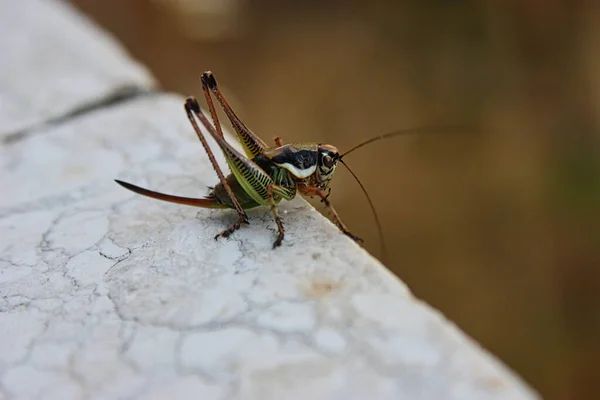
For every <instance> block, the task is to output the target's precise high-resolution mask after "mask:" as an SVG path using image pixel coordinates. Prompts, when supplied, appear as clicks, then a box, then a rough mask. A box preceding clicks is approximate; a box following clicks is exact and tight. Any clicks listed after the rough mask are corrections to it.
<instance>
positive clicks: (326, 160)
mask: <svg viewBox="0 0 600 400" xmlns="http://www.w3.org/2000/svg"><path fill="white" fill-rule="evenodd" d="M323 165H324V166H325V167H327V168H331V167H333V158H331V157H329V156H328V155H324V156H323Z"/></svg>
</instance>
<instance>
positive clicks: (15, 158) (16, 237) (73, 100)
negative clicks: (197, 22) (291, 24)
mask: <svg viewBox="0 0 600 400" xmlns="http://www.w3.org/2000/svg"><path fill="white" fill-rule="evenodd" d="M0 9H1V11H2V12H0V31H2V32H5V31H8V32H10V34H8V35H0V54H3V60H8V61H9V62H5V63H0V125H1V126H2V132H0V134H2V133H6V132H9V131H14V130H15V129H26V128H30V127H32V126H36V129H35V132H33V131H31V130H28V131H27V132H26V133H27V134H26V135H21V136H17V137H13V138H12V139H11V140H8V141H4V142H3V144H2V147H1V148H0V182H1V183H2V188H3V191H2V196H0V398H1V399H4V398H6V399H32V398H43V399H79V398H82V399H83V398H85V399H110V398H115V399H116V398H128V399H133V398H140V399H173V398H176V399H307V398H312V399H367V398H368V399H398V398H403V399H415V400H418V399H436V400H437V399H461V400H462V399H511V400H512V399H533V398H537V395H536V394H535V393H533V392H532V391H530V389H528V388H527V387H526V386H525V385H524V384H523V383H522V382H521V381H520V380H519V379H518V378H517V377H516V376H514V375H513V374H512V373H511V372H510V371H508V370H507V369H506V368H505V367H503V366H502V365H501V364H500V363H498V362H497V361H496V360H495V359H494V358H493V357H491V356H490V355H488V354H487V353H486V352H485V351H484V350H482V349H480V348H479V347H478V346H477V345H476V344H475V343H474V342H473V341H471V340H470V339H468V338H467V337H466V336H465V335H464V334H462V333H461V332H460V331H459V330H457V329H456V328H455V327H454V326H453V325H452V324H451V323H450V322H448V321H447V320H445V319H444V318H443V317H442V316H441V315H439V313H437V312H436V311H434V310H432V309H431V308H429V307H428V306H426V305H424V304H422V303H421V302H419V301H418V300H417V299H415V298H414V297H413V296H412V295H411V294H410V292H409V290H408V289H407V288H406V287H405V285H403V284H402V283H401V282H400V281H399V280H398V279H396V278H395V277H394V276H392V275H391V274H390V273H389V272H388V271H387V270H386V269H385V268H384V267H383V266H382V265H380V264H379V263H378V262H377V261H375V260H374V259H373V258H372V257H371V256H370V255H368V254H367V253H366V252H364V251H363V250H362V249H361V248H360V247H359V246H357V245H356V244H355V243H354V242H352V241H350V240H349V239H348V238H346V237H345V236H343V235H342V234H340V232H339V231H338V230H337V228H335V227H334V226H333V225H332V224H331V223H329V222H328V221H327V220H326V219H324V218H323V217H322V216H321V215H319V214H318V213H317V212H316V211H315V210H314V209H312V208H311V207H310V206H309V205H308V204H307V203H305V202H303V201H301V200H295V201H292V202H289V203H284V204H282V205H281V215H282V216H283V217H284V224H285V226H286V229H287V233H286V239H285V241H284V243H283V246H282V247H281V248H278V249H276V250H272V249H271V245H272V243H273V240H274V238H275V233H276V228H275V224H274V223H273V220H272V216H271V214H270V212H269V210H268V209H256V210H251V211H249V213H248V214H249V216H250V222H251V223H250V225H248V226H243V227H242V229H240V230H239V231H238V232H236V233H235V234H233V235H232V237H231V238H229V239H221V240H218V241H215V240H214V239H213V237H214V235H215V234H216V233H218V232H219V231H221V230H223V229H224V228H225V227H226V226H227V225H228V224H229V223H231V222H232V221H233V219H234V218H235V215H234V213H233V212H231V211H221V210H204V209H194V208H191V207H185V206H179V205H174V204H168V203H162V202H159V201H155V200H151V199H147V198H143V197H140V196H137V195H134V194H132V193H130V192H128V191H126V190H124V189H123V188H121V187H120V186H118V185H116V184H115V183H114V182H113V179H114V178H120V179H124V180H127V181H130V182H132V183H135V184H139V185H142V186H146V187H149V188H152V189H157V190H161V191H165V192H169V193H174V194H178V195H182V196H202V195H204V194H206V192H207V189H206V187H207V186H209V185H214V184H215V183H216V182H217V179H216V177H215V174H214V171H213V170H212V167H211V166H210V164H209V162H208V160H207V158H206V155H205V154H204V152H203V150H202V146H201V145H200V144H199V143H198V141H197V138H196V137H195V135H194V133H193V130H192V129H191V127H190V125H189V122H188V121H187V118H186V117H185V113H184V111H183V107H182V104H183V99H182V98H181V97H178V96H168V95H153V96H146V97H145V98H143V99H140V98H138V99H131V100H129V101H126V102H123V103H120V104H118V105H114V106H111V107H103V108H100V109H98V110H93V111H88V112H86V113H84V114H83V115H81V116H78V117H71V118H68V119H65V120H63V121H60V123H55V124H53V126H45V127H44V126H41V125H39V123H40V122H47V121H48V118H56V117H57V116H60V115H62V114H65V113H67V114H68V113H69V112H72V111H74V110H75V109H77V108H79V107H80V106H81V105H82V102H83V103H85V102H91V103H93V102H94V101H99V100H102V99H105V98H106V96H110V94H111V93H113V92H114V89H115V87H116V86H119V85H121V84H126V85H129V84H133V85H138V86H139V87H146V86H147V84H146V83H147V82H148V80H149V78H148V77H147V75H145V73H143V72H140V69H139V68H137V67H135V66H133V64H132V63H131V61H129V60H127V59H125V58H124V57H123V56H122V53H120V51H118V50H115V47H114V44H112V42H111V41H110V40H108V39H106V38H104V37H103V36H102V35H99V34H98V33H97V32H95V31H93V30H90V28H89V27H85V25H87V22H86V21H85V20H82V19H81V18H80V17H79V16H78V15H74V14H72V12H71V11H69V9H67V8H66V6H64V5H58V4H56V3H55V2H53V1H50V0H47V1H42V0H28V1H21V2H16V1H13V2H4V3H2V5H1V6H0ZM19 32H21V33H22V37H23V38H27V40H26V42H27V43H24V42H23V40H22V39H20V38H19ZM36 38H40V43H39V46H38V43H37V42H36V40H34V39H36ZM41 38H43V39H44V40H41ZM22 42H23V43H22ZM48 42H50V44H52V47H51V48H52V49H53V50H52V51H53V53H54V57H44V54H46V53H47V51H48V48H47V45H48ZM24 44H27V46H25V45H24ZM29 46H33V47H29ZM44 46H46V47H44ZM84 48H85V50H84ZM91 50H93V51H91ZM63 53H68V56H67V55H64V56H63ZM34 56H35V57H38V56H39V57H40V58H39V60H44V61H45V60H52V61H53V62H56V64H53V63H49V64H46V63H44V67H45V68H42V69H41V70H43V74H40V75H39V76H37V75H35V74H34V76H28V79H23V80H21V81H23V82H21V81H19V80H13V79H12V78H11V74H12V75H14V74H16V73H21V74H24V73H28V72H27V71H30V70H29V69H27V68H23V65H24V63H27V64H28V65H29V64H31V63H32V62H33V61H35V63H37V64H36V65H39V60H38V59H37V58H35V57H34ZM42 57H43V58H42ZM64 57H66V58H64ZM69 57H70V58H69ZM35 63H34V64H35ZM63 64H64V65H63ZM63 67H65V68H66V69H61V68H63ZM67 67H68V68H67ZM69 68H70V69H69ZM36 70H40V68H37V69H36ZM22 71H25V72H22ZM7 77H8V78H7ZM7 81H10V82H8V83H7ZM28 85H33V86H35V87H36V96H35V97H31V96H29V89H28V87H29V86H28ZM7 88H8V89H7ZM198 89H199V88H198ZM66 98H68V99H70V100H69V101H66V100H65V99H66ZM24 99H26V101H25V100H24ZM50 99H51V101H50ZM23 110H26V111H27V112H26V113H24V112H23ZM315 139H316V138H315ZM217 157H218V158H219V160H221V161H222V156H221V155H220V154H218V153H217ZM306 226H310V227H311V229H310V231H308V230H306V229H305V227H306ZM324 244H325V245H324Z"/></svg>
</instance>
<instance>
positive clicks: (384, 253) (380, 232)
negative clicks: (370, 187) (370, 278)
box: [340, 158, 387, 261]
mask: <svg viewBox="0 0 600 400" xmlns="http://www.w3.org/2000/svg"><path fill="white" fill-rule="evenodd" d="M340 162H341V163H342V164H344V167H346V169H347V170H348V171H349V172H350V173H351V174H352V176H353V177H354V179H355V180H356V182H358V184H359V185H360V188H361V189H362V191H363V193H364V194H365V196H366V197H367V200H368V201H369V205H370V206H371V211H372V212H373V216H374V217H375V223H376V224H377V233H378V235H379V242H380V243H381V258H383V260H384V261H387V248H386V247H385V240H384V239H383V229H382V228H381V222H380V221H379V217H378V216H377V211H375V205H374V204H373V201H372V200H371V197H370V196H369V193H367V190H366V189H365V187H364V186H363V184H362V183H361V181H360V179H358V176H356V174H355V173H354V172H352V170H351V169H350V167H349V166H348V165H347V164H346V163H345V162H344V161H343V160H342V159H341V158H340Z"/></svg>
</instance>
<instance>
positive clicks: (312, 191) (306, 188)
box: [298, 185, 364, 243]
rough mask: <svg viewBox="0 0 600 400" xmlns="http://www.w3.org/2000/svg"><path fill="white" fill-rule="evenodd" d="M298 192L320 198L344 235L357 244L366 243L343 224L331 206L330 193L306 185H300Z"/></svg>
mask: <svg viewBox="0 0 600 400" xmlns="http://www.w3.org/2000/svg"><path fill="white" fill-rule="evenodd" d="M298 190H299V191H300V192H301V193H302V194H304V195H307V196H311V197H313V196H319V197H320V198H321V202H322V203H323V204H325V207H327V209H328V210H329V212H330V213H331V216H332V217H333V222H334V223H335V224H336V225H337V227H338V228H339V229H340V231H342V233H343V234H344V235H346V236H348V237H349V238H351V239H352V240H354V241H355V242H358V243H362V242H364V240H363V239H362V238H360V237H358V236H356V235H355V234H353V233H352V232H350V230H349V229H348V228H347V227H346V225H345V224H344V223H343V222H342V219H341V218H340V216H339V215H338V213H337V211H335V208H333V205H332V204H331V202H330V201H329V199H328V197H329V193H328V192H325V191H324V190H322V189H319V188H316V187H313V186H306V185H298Z"/></svg>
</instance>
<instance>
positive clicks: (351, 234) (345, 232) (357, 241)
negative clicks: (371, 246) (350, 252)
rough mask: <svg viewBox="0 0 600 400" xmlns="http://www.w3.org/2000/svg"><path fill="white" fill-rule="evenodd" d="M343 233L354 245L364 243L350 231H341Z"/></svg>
mask: <svg viewBox="0 0 600 400" xmlns="http://www.w3.org/2000/svg"><path fill="white" fill-rule="evenodd" d="M342 232H344V235H346V236H348V237H349V238H350V239H352V240H354V241H355V242H356V243H364V242H365V241H364V240H363V238H361V237H358V236H356V235H355V234H353V233H352V232H350V231H342Z"/></svg>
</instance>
